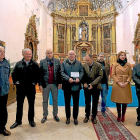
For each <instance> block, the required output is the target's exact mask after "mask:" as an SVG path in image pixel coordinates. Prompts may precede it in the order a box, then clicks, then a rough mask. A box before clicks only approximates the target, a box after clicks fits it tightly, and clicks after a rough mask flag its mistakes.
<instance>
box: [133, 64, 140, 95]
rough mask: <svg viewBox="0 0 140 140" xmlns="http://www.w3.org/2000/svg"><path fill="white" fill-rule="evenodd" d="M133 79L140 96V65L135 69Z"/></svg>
mask: <svg viewBox="0 0 140 140" xmlns="http://www.w3.org/2000/svg"><path fill="white" fill-rule="evenodd" d="M132 79H133V81H134V82H135V87H136V91H138V92H139V95H138V96H140V63H138V64H137V65H135V66H134V67H133V71H132ZM138 92H137V94H138Z"/></svg>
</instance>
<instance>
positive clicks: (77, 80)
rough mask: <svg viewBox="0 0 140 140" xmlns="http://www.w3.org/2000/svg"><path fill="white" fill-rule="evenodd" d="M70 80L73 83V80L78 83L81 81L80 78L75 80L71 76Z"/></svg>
mask: <svg viewBox="0 0 140 140" xmlns="http://www.w3.org/2000/svg"><path fill="white" fill-rule="evenodd" d="M69 82H70V83H73V82H75V83H78V82H80V80H79V79H78V78H76V80H73V79H72V78H70V79H69Z"/></svg>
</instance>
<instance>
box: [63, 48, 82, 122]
mask: <svg viewBox="0 0 140 140" xmlns="http://www.w3.org/2000/svg"><path fill="white" fill-rule="evenodd" d="M83 74H84V72H83V67H82V64H81V62H80V61H77V60H76V59H75V53H74V51H73V50H71V51H69V53H68V59H67V60H66V61H64V62H62V65H61V76H62V89H63V90H64V98H65V113H66V118H67V119H66V124H69V123H70V116H71V111H70V100H71V96H72V98H73V118H74V124H75V125H77V124H78V120H77V117H78V112H79V93H80V89H81V79H82V77H83Z"/></svg>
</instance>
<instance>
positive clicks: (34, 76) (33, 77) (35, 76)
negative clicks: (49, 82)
mask: <svg viewBox="0 0 140 140" xmlns="http://www.w3.org/2000/svg"><path fill="white" fill-rule="evenodd" d="M12 79H13V82H14V84H15V85H16V82H19V85H25V86H27V85H28V86H30V85H36V84H37V83H38V82H39V66H38V64H37V63H36V62H35V61H33V60H30V62H29V64H28V65H26V62H24V59H22V60H21V61H19V62H17V63H16V65H15V67H14V70H13V72H12Z"/></svg>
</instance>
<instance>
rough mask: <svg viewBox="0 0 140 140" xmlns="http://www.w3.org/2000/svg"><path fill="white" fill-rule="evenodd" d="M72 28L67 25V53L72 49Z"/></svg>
mask: <svg viewBox="0 0 140 140" xmlns="http://www.w3.org/2000/svg"><path fill="white" fill-rule="evenodd" d="M70 29H71V26H70V25H67V53H68V52H69V51H70V50H71V43H70Z"/></svg>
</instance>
